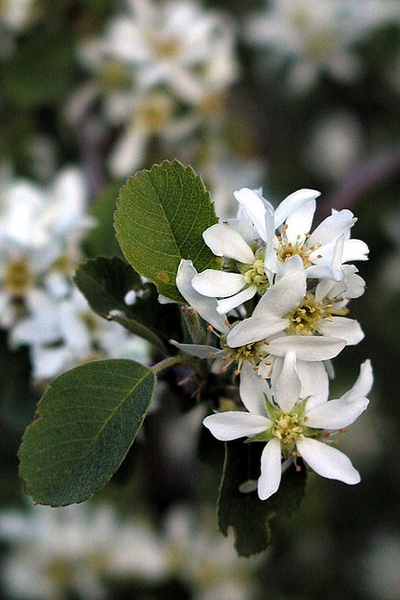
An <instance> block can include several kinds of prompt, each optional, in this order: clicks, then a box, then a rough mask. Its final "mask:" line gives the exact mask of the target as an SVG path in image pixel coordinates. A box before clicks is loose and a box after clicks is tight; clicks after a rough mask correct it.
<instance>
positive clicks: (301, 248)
mask: <svg viewBox="0 0 400 600" xmlns="http://www.w3.org/2000/svg"><path fill="white" fill-rule="evenodd" d="M286 229H287V226H286V225H284V226H283V227H281V229H280V235H279V236H278V238H277V239H278V242H279V246H278V247H277V248H276V249H275V252H276V256H277V257H278V260H279V261H280V262H285V260H287V259H288V258H291V257H292V256H294V255H295V254H298V255H299V256H300V257H301V259H302V261H303V264H304V267H305V268H307V267H310V266H311V265H312V261H311V260H310V257H309V254H310V252H313V251H314V250H315V249H316V248H315V246H313V247H312V248H307V246H306V245H305V244H304V240H303V239H302V236H300V235H298V236H297V240H296V242H295V243H293V242H289V241H288V240H287V238H286V235H285V232H286ZM307 237H309V235H308V234H307V235H306V238H307Z"/></svg>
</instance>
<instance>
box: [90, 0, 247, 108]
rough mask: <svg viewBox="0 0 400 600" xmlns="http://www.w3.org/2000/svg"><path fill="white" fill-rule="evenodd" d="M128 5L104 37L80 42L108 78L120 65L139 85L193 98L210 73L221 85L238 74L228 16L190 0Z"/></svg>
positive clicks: (194, 100) (198, 95)
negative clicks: (125, 12) (126, 11)
mask: <svg viewBox="0 0 400 600" xmlns="http://www.w3.org/2000/svg"><path fill="white" fill-rule="evenodd" d="M128 9H129V12H128V13H127V14H123V15H120V16H117V17H115V18H114V19H113V20H112V21H111V22H110V23H109V26H108V29H107V31H106V33H105V36H104V37H103V38H101V39H98V40H94V41H92V42H89V43H87V44H86V45H85V46H84V47H83V48H82V57H83V59H84V61H85V62H86V63H87V64H88V66H91V67H92V68H95V69H97V70H99V72H100V74H101V72H102V71H103V76H104V75H108V77H109V79H110V82H112V79H113V76H114V81H115V82H116V83H117V81H118V79H117V78H116V77H115V72H114V73H113V72H112V71H113V68H114V69H115V67H116V66H117V65H120V69H119V70H120V71H121V76H122V80H126V79H127V78H128V79H130V80H131V81H132V82H133V83H134V84H135V86H136V88H137V89H138V90H139V91H145V90H150V89H155V88H156V87H166V88H167V89H168V90H170V91H171V92H172V93H173V94H174V95H175V97H176V98H177V99H179V100H181V101H183V102H185V103H189V104H193V103H198V102H199V101H200V100H201V99H202V98H203V95H204V81H205V80H206V81H207V78H208V79H210V78H211V79H213V80H214V85H215V86H216V87H217V88H218V89H220V88H221V87H224V86H226V85H227V84H228V83H231V82H232V81H233V80H234V79H235V77H236V65H235V62H234V60H233V58H232V56H233V42H234V32H233V29H232V24H231V23H230V21H229V19H227V18H225V17H222V15H220V14H219V13H217V12H215V11H210V10H208V11H204V10H203V8H202V7H201V5H200V4H199V3H197V2H193V1H188V0H172V1H167V2H164V3H162V4H159V3H156V2H153V1H152V0H130V2H129V4H128ZM222 58H223V64H222V63H221V59H222ZM107 66H108V68H109V71H108V72H107V71H106V69H107ZM116 71H117V73H118V70H116ZM221 82H222V86H221ZM207 91H208V90H207Z"/></svg>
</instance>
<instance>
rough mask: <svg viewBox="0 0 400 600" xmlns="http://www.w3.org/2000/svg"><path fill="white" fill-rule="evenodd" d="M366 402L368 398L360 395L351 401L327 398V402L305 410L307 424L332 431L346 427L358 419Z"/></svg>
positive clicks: (367, 402)
mask: <svg viewBox="0 0 400 600" xmlns="http://www.w3.org/2000/svg"><path fill="white" fill-rule="evenodd" d="M368 404H369V400H368V399H367V398H362V397H359V398H358V399H357V400H354V401H353V402H349V401H348V400H343V398H340V399H339V400H329V402H324V403H323V404H320V405H319V406H316V407H315V408H313V409H312V410H310V411H309V410H307V412H306V417H307V425H308V426H309V427H316V428H317V429H330V430H332V431H335V430H338V429H342V428H343V427H348V426H349V425H351V424H352V423H354V421H355V420H356V419H358V417H359V416H360V415H361V413H362V412H364V410H365V409H366V408H367V406H368ZM307 408H308V407H307Z"/></svg>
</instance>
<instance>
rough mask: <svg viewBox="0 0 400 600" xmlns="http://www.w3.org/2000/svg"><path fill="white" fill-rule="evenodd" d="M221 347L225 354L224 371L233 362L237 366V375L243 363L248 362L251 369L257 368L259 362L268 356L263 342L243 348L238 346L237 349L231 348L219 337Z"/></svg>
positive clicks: (223, 337)
mask: <svg viewBox="0 0 400 600" xmlns="http://www.w3.org/2000/svg"><path fill="white" fill-rule="evenodd" d="M221 347H222V348H223V349H224V351H225V352H226V355H225V358H224V359H223V360H224V361H226V365H225V367H224V370H225V369H226V368H227V366H228V365H230V364H231V363H232V362H235V363H236V364H237V365H238V370H237V371H236V373H237V374H239V373H240V368H241V366H242V364H243V363H244V361H249V362H250V363H251V364H252V365H253V367H255V368H256V367H257V366H258V365H259V364H260V362H261V361H262V360H263V359H264V358H265V357H266V356H267V355H268V351H267V344H266V342H265V341H261V342H255V343H253V344H246V345H244V346H239V347H237V348H231V347H230V346H228V344H227V343H226V338H225V336H221Z"/></svg>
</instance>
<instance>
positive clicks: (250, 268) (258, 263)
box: [239, 251, 269, 296]
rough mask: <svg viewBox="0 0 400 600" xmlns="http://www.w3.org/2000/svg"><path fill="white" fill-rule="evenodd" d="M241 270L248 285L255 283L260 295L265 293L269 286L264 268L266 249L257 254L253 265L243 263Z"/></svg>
mask: <svg viewBox="0 0 400 600" xmlns="http://www.w3.org/2000/svg"><path fill="white" fill-rule="evenodd" d="M239 270H240V272H241V273H242V275H243V277H244V280H245V282H246V283H247V284H248V285H255V286H256V287H257V292H258V293H259V294H260V296H262V295H263V294H265V292H266V291H267V289H268V287H269V280H268V277H267V276H266V274H265V270H264V251H262V252H258V253H257V254H256V260H255V261H254V262H253V264H252V265H249V264H246V265H241V266H240V267H239Z"/></svg>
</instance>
